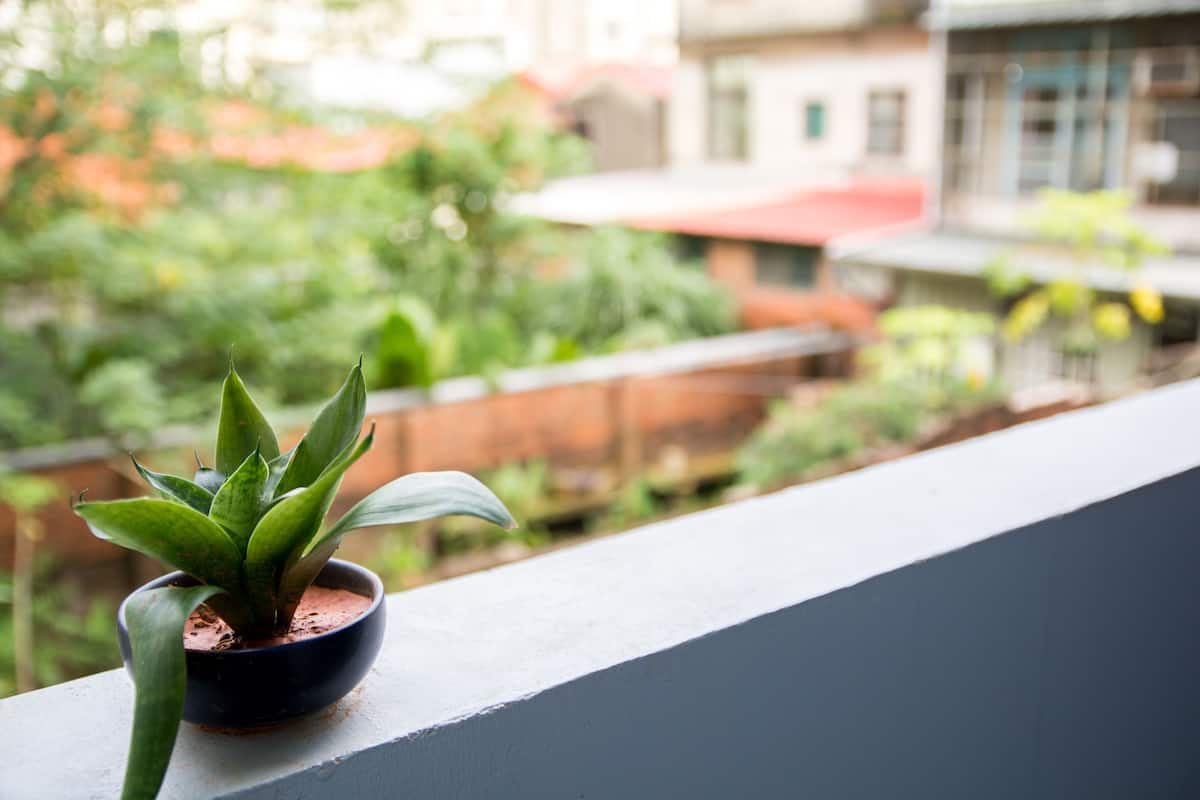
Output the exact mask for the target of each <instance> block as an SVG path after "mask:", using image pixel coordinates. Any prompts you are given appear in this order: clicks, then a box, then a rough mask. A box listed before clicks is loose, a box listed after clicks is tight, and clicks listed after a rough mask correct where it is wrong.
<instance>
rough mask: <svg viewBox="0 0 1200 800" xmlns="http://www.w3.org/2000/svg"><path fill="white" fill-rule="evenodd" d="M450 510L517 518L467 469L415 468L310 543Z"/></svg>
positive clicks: (508, 523) (501, 521) (502, 521)
mask: <svg viewBox="0 0 1200 800" xmlns="http://www.w3.org/2000/svg"><path fill="white" fill-rule="evenodd" d="M450 514H466V515H468V516H472V517H479V518H480V519H483V520H487V521H488V522H493V523H495V524H496V525H499V526H500V527H502V528H513V527H516V522H515V521H514V520H513V518H512V514H510V513H508V509H507V508H505V507H504V503H502V502H500V498H498V497H496V495H494V494H493V493H492V490H491V489H489V488H487V487H486V486H484V485H483V484H482V483H480V482H479V481H478V480H476V479H475V478H473V477H471V476H470V475H468V474H466V473H465V472H453V471H448V472H414V473H413V474H412V475H405V476H403V477H400V478H396V480H394V481H392V482H391V483H387V484H384V485H383V486H381V487H379V488H378V489H376V490H375V491H373V492H371V493H370V494H369V495H367V496H366V497H364V498H363V499H362V500H360V501H359V502H358V503H357V504H356V505H355V506H354V508H352V509H350V510H349V511H347V512H346V514H345V516H343V517H342V518H341V519H339V520H338V521H337V522H336V523H335V524H334V525H333V527H331V528H330V529H329V530H328V531H326V532H325V533H324V534H322V535H321V536H320V537H319V538H317V539H316V540H314V541H313V542H312V543H311V544H309V545H308V550H315V549H316V548H317V547H318V546H319V545H320V544H321V543H322V542H323V541H324V540H327V539H337V538H340V537H341V536H342V535H343V534H345V533H346V532H347V531H351V530H354V529H355V528H369V527H372V526H374V525H399V524H401V523H404V522H418V521H420V520H424V519H432V518H434V517H444V516H447V515H450Z"/></svg>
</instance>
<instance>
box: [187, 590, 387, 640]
mask: <svg viewBox="0 0 1200 800" xmlns="http://www.w3.org/2000/svg"><path fill="white" fill-rule="evenodd" d="M370 607H371V598H369V597H363V596H362V595H361V594H355V593H354V592H351V591H349V590H347V589H329V588H327V587H324V586H310V587H308V590H307V591H306V592H305V593H304V596H303V597H301V598H300V605H299V607H298V608H297V609H296V616H295V617H293V618H292V627H291V628H289V629H288V632H287V633H286V634H283V635H281V636H271V637H267V638H262V639H242V638H241V637H239V636H237V635H235V634H234V632H233V630H231V629H230V627H229V626H228V625H226V624H225V621H224V620H222V619H221V618H220V617H218V616H217V615H216V614H214V613H213V612H212V611H210V610H209V609H208V607H207V606H203V605H202V606H200V607H199V608H197V609H196V610H195V611H193V612H192V614H191V616H190V617H188V620H187V623H186V624H185V625H184V626H183V644H184V647H186V648H187V649H188V650H245V649H247V648H251V647H270V646H272V645H277V644H286V643H287V642H296V641H300V640H301V639H309V638H311V637H313V636H319V635H320V634H322V633H328V632H329V631H332V630H337V629H338V628H340V627H342V626H343V625H346V624H347V623H349V622H351V621H353V620H355V619H357V618H358V617H360V616H362V614H363V612H365V611H366V610H367V609H368V608H370Z"/></svg>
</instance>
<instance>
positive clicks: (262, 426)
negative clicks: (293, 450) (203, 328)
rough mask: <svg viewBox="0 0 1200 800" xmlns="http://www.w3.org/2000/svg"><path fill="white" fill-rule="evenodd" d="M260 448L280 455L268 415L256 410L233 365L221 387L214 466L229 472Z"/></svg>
mask: <svg viewBox="0 0 1200 800" xmlns="http://www.w3.org/2000/svg"><path fill="white" fill-rule="evenodd" d="M256 447H261V448H262V455H263V457H264V458H265V459H267V460H268V461H270V460H271V459H273V458H275V457H276V456H278V455H279V443H278V442H276V441H275V431H273V430H271V426H270V425H269V424H268V423H267V418H266V417H264V416H263V413H262V412H261V411H259V410H258V406H256V405H255V404H254V400H252V399H251V398H250V393H249V392H247V391H246V386H245V384H243V383H242V379H241V378H239V377H238V374H237V372H236V371H235V370H234V369H233V365H232V364H230V365H229V374H228V375H226V376H225V385H224V386H223V387H222V388H221V419H220V421H219V422H218V423H217V470H218V471H220V472H222V473H224V474H226V475H229V474H230V473H232V472H233V471H234V470H235V469H237V468H238V466H239V465H240V464H241V463H242V462H243V461H245V460H246V456H248V455H250V454H251V453H253V452H254V449H255V448H256Z"/></svg>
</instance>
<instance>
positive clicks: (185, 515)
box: [75, 497, 241, 594]
mask: <svg viewBox="0 0 1200 800" xmlns="http://www.w3.org/2000/svg"><path fill="white" fill-rule="evenodd" d="M75 513H76V514H78V515H79V516H81V517H83V519H84V521H85V522H87V524H88V527H89V528H91V530H92V533H94V534H95V535H96V536H97V537H99V538H101V539H108V540H110V541H112V542H113V543H114V544H119V545H121V546H122V547H127V548H129V549H130V550H137V551H138V552H140V553H145V554H146V555H148V556H152V557H153V558H157V559H159V560H160V561H165V562H166V563H168V564H170V565H172V566H173V567H175V568H176V569H181V570H183V571H184V572H186V573H188V574H189V575H191V576H193V577H196V578H199V579H200V580H202V581H204V582H205V583H209V584H212V585H214V586H220V587H221V588H223V589H226V590H228V591H230V592H231V593H234V594H239V593H240V590H241V570H240V562H241V551H240V550H239V549H238V546H237V545H236V544H234V542H233V539H231V538H229V534H227V533H226V532H225V531H224V529H222V528H221V526H220V525H218V524H217V523H215V522H213V521H212V520H211V519H209V518H208V517H206V516H204V515H203V514H201V513H200V512H199V511H197V510H196V509H194V508H191V507H190V506H185V505H183V504H182V503H176V502H173V501H171V500H159V499H157V498H153V497H143V498H139V499H136V500H109V501H105V502H94V503H78V504H76V506H75Z"/></svg>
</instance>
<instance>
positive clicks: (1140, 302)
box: [1129, 281, 1163, 325]
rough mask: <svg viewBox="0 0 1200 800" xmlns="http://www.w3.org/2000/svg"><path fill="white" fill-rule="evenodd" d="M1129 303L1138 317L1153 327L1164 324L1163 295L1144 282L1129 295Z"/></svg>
mask: <svg viewBox="0 0 1200 800" xmlns="http://www.w3.org/2000/svg"><path fill="white" fill-rule="evenodd" d="M1129 302H1130V304H1131V305H1132V306H1133V310H1134V311H1136V312H1137V314H1138V316H1139V317H1141V318H1142V319H1144V320H1145V321H1146V322H1149V323H1150V324H1151V325H1154V324H1156V323H1159V322H1162V318H1163V302H1162V295H1161V294H1159V293H1158V291H1157V290H1156V289H1155V288H1154V287H1153V286H1151V285H1150V284H1148V283H1146V282H1145V281H1143V282H1141V283H1139V284H1138V285H1137V286H1134V287H1133V291H1132V292H1130V293H1129Z"/></svg>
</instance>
